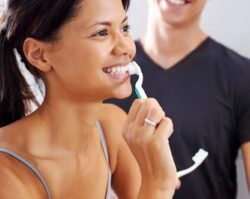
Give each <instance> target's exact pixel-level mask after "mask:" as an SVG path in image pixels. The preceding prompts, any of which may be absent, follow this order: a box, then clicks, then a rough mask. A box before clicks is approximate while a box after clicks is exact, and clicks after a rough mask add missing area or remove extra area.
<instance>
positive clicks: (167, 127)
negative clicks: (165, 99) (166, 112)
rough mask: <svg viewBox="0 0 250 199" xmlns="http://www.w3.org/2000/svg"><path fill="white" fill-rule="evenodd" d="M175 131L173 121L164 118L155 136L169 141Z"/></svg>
mask: <svg viewBox="0 0 250 199" xmlns="http://www.w3.org/2000/svg"><path fill="white" fill-rule="evenodd" d="M173 131H174V126H173V122H172V120H171V119H170V118H168V117H164V118H163V119H162V120H161V122H160V123H159V124H158V127H157V129H156V130H155V135H156V136H160V137H163V138H165V139H166V138H167V139H168V138H169V137H170V136H171V134H172V133H173Z"/></svg>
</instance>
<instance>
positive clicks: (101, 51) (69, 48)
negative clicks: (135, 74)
mask: <svg viewBox="0 0 250 199" xmlns="http://www.w3.org/2000/svg"><path fill="white" fill-rule="evenodd" d="M81 6H82V7H81V9H80V10H79V12H78V14H77V16H76V17H75V18H73V19H72V20H71V21H69V22H68V23H67V24H65V25H64V26H63V27H62V29H61V30H60V32H59V40H58V41H57V42H56V43H51V44H48V46H49V47H48V49H47V54H46V58H47V59H48V60H49V63H50V65H51V66H52V69H51V70H50V71H49V72H47V73H46V74H45V79H46V83H47V86H48V88H49V89H48V90H52V89H54V90H56V92H61V93H63V94H64V95H65V94H66V95H67V94H70V95H71V97H74V96H76V97H77V98H78V99H85V100H88V99H91V100H103V99H106V98H110V97H116V98H124V97H127V96H129V95H130V93H131V85H130V78H129V75H128V74H127V73H126V72H124V66H125V65H127V64H128V63H129V62H130V61H131V60H132V58H133V57H134V54H135V45H134V42H133V40H132V38H131V36H130V35H129V33H128V20H127V16H126V13H125V11H124V9H123V6H122V3H121V0H83V1H82V3H81ZM111 70H113V71H114V70H119V71H121V72H118V73H117V72H116V73H114V74H110V73H109V72H108V71H111Z"/></svg>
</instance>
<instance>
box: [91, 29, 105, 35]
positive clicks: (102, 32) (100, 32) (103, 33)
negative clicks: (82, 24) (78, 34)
mask: <svg viewBox="0 0 250 199" xmlns="http://www.w3.org/2000/svg"><path fill="white" fill-rule="evenodd" d="M107 35H108V30H106V29H104V30H101V31H99V32H97V33H95V34H94V35H93V36H96V37H103V36H107Z"/></svg>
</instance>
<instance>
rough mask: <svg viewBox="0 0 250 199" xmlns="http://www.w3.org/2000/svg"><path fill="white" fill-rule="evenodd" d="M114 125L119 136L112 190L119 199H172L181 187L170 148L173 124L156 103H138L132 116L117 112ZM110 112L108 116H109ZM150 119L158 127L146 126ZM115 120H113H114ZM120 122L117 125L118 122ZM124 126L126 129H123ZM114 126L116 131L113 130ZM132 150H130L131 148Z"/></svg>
mask: <svg viewBox="0 0 250 199" xmlns="http://www.w3.org/2000/svg"><path fill="white" fill-rule="evenodd" d="M115 109H116V110H113V111H112V112H113V114H112V115H113V116H115V117H114V118H113V124H114V126H116V124H118V123H119V121H121V122H122V123H120V124H119V125H117V126H116V127H115V129H116V132H117V133H119V132H122V134H123V136H124V137H125V140H126V142H127V143H126V142H125V141H124V139H123V138H122V135H120V138H119V139H120V142H119V147H118V152H117V163H116V167H115V171H114V175H113V186H114V189H115V191H116V193H117V195H118V197H119V198H122V199H126V198H132V199H136V198H155V199H157V198H172V196H173V194H174V190H175V188H176V187H177V185H178V182H179V181H178V178H177V175H176V168H175V164H174V161H173V158H172V155H171V151H170V148H169V144H168V137H169V136H170V134H171V132H172V128H173V127H172V122H171V120H170V119H168V118H165V114H164V113H163V111H162V109H161V108H160V106H159V104H158V103H157V102H156V101H155V100H154V99H148V100H136V101H135V102H134V103H133V105H132V107H131V110H130V112H129V115H128V116H126V114H125V113H124V112H123V111H121V110H119V109H117V108H115ZM110 113H111V112H110V111H109V116H110ZM146 117H147V118H149V119H151V120H153V121H155V122H156V123H158V126H157V127H156V128H155V127H153V126H151V125H148V124H145V123H144V119H145V118H146ZM111 118H112V117H111ZM117 121H118V122H117ZM121 124H124V128H123V129H122V128H121V126H122V125H121ZM114 126H113V127H114ZM128 146H129V147H128Z"/></svg>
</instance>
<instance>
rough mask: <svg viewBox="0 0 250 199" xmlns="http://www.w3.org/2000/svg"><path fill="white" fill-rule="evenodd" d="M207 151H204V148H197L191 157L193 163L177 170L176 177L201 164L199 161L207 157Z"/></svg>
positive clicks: (189, 171)
mask: <svg viewBox="0 0 250 199" xmlns="http://www.w3.org/2000/svg"><path fill="white" fill-rule="evenodd" d="M207 156H208V152H207V151H205V150H204V149H199V151H198V152H197V153H196V154H195V155H194V156H193V157H192V160H193V161H194V164H193V165H192V166H191V167H189V168H187V169H184V170H181V171H178V172H177V176H178V178H180V177H182V176H184V175H187V174H189V173H191V172H192V171H193V170H195V169H196V168H197V167H198V166H200V165H201V163H202V162H203V161H204V160H205V159H206V158H207Z"/></svg>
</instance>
